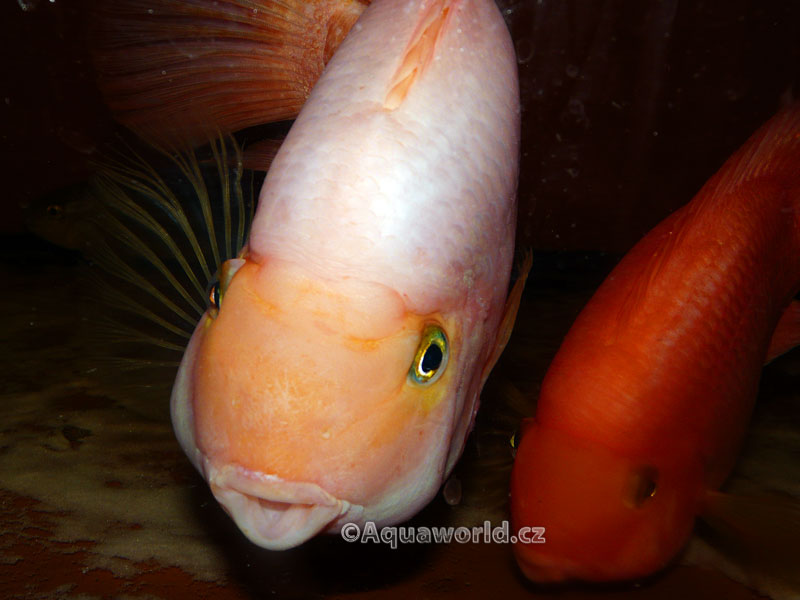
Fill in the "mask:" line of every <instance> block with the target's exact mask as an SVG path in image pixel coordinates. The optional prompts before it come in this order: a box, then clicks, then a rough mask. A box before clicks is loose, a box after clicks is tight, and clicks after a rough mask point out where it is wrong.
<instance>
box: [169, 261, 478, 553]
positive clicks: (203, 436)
mask: <svg viewBox="0 0 800 600" xmlns="http://www.w3.org/2000/svg"><path fill="white" fill-rule="evenodd" d="M259 261H260V262H259ZM231 264H232V267H231ZM227 266H228V267H231V268H228V269H227V275H226V270H225V269H223V276H222V278H221V279H222V286H221V287H222V288H223V289H222V290H221V291H222V292H224V293H221V294H220V293H218V292H212V295H216V296H217V297H216V300H218V303H219V308H217V307H216V306H212V308H211V309H210V310H209V311H208V312H207V313H206V315H205V316H204V317H203V319H202V320H201V322H200V323H199V324H198V326H197V329H196V330H195V333H194V335H193V337H192V340H191V342H190V344H189V347H188V348H187V351H186V352H185V354H184V359H183V361H182V364H181V367H180V371H179V374H178V378H177V381H176V384H175V386H174V388H173V396H172V416H173V424H174V427H175V430H176V434H177V437H178V439H179V441H180V443H181V445H182V446H183V448H184V450H185V451H186V453H187V455H188V456H189V457H190V459H191V460H192V461H193V462H194V464H195V466H196V467H197V468H198V470H200V472H201V473H202V474H203V475H204V476H205V478H206V479H207V481H208V482H209V484H210V487H211V489H212V491H213V493H214V495H215V496H216V498H217V499H218V501H219V502H220V503H221V504H222V506H223V507H224V508H225V509H226V510H227V512H228V513H229V514H230V515H231V516H232V518H233V519H234V520H235V521H236V523H237V525H238V526H239V528H240V529H241V530H242V531H243V532H244V533H245V535H247V537H248V538H250V539H251V540H252V541H253V542H255V543H256V544H258V545H260V546H263V547H266V548H271V549H283V548H288V547H292V546H296V545H298V544H300V543H302V542H304V541H305V540H307V539H308V538H310V537H312V536H314V535H315V534H316V533H318V532H320V531H323V530H326V531H336V530H338V529H339V528H340V527H341V526H342V525H343V524H345V523H348V522H355V523H363V522H365V521H366V520H370V521H375V522H376V523H378V524H388V523H392V522H398V521H400V520H403V519H405V518H408V517H409V516H411V515H413V514H414V513H415V512H417V511H418V510H419V509H420V508H421V507H422V506H424V505H425V504H427V503H428V502H429V501H430V499H431V498H432V497H433V496H434V495H435V494H436V491H437V490H438V488H439V487H440V485H441V483H442V480H443V478H444V477H445V475H446V470H447V469H449V468H451V466H452V464H453V463H454V462H455V458H457V455H458V454H459V453H460V451H461V449H462V448H463V442H464V440H463V439H458V436H460V438H463V437H465V436H466V433H467V432H468V430H469V427H468V426H467V427H462V426H461V425H460V423H461V420H463V419H459V418H458V416H459V415H460V414H461V413H462V412H463V413H467V416H466V417H464V418H465V419H467V420H469V419H471V418H472V416H473V415H474V406H473V405H474V403H475V400H476V399H477V395H478V389H479V386H480V383H481V382H480V381H477V379H479V377H478V375H479V374H480V372H481V369H480V368H477V369H476V368H475V356H474V355H473V356H471V355H470V353H469V352H468V351H466V350H464V346H465V344H464V343H463V341H464V340H463V337H464V334H463V332H462V326H461V322H460V320H459V313H458V311H447V310H443V311H441V312H436V313H432V314H425V315H419V314H414V313H413V312H411V311H410V310H408V308H407V307H406V302H405V300H404V298H403V296H402V295H401V294H399V293H398V292H397V291H395V290H393V289H391V288H389V287H387V286H386V285H384V284H378V283H374V282H365V281H359V280H355V279H351V278H339V279H329V280H326V279H321V278H319V277H314V276H311V275H310V274H309V272H308V271H307V269H305V268H304V265H301V264H297V263H293V262H289V261H285V260H281V259H276V258H264V259H259V260H258V261H257V260H253V259H252V257H251V258H249V259H247V260H244V259H236V260H235V261H232V262H231V263H229V264H228V265H227ZM230 271H235V272H234V273H231V272H230ZM473 337H476V336H473ZM467 346H468V344H467ZM468 395H471V396H474V398H473V399H472V401H466V400H465V396H468Z"/></svg>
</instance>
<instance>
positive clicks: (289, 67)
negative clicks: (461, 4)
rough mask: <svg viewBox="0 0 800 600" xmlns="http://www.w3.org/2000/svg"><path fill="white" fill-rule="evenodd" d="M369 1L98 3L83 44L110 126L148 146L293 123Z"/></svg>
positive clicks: (140, 0) (125, 0)
mask: <svg viewBox="0 0 800 600" xmlns="http://www.w3.org/2000/svg"><path fill="white" fill-rule="evenodd" d="M367 4H369V0H320V1H317V2H308V1H307V0H288V1H286V2H271V1H267V0H215V1H212V0H196V1H193V2H188V1H186V0H180V1H176V2H161V1H159V0H101V1H99V2H97V3H96V4H95V7H94V9H93V14H92V19H91V25H90V40H91V46H92V54H93V57H94V62H95V67H96V70H97V73H98V79H99V85H100V89H101V91H102V93H103V96H104V97H105V100H106V103H107V104H108V106H109V107H110V109H111V111H112V113H113V114H114V116H115V118H117V119H118V120H119V121H120V122H122V123H123V124H124V125H126V126H128V127H129V128H131V129H132V130H134V131H135V132H137V133H138V134H139V135H141V136H142V137H144V138H145V139H147V140H149V141H151V142H157V143H159V144H162V145H168V146H175V145H179V144H186V143H189V144H193V143H195V142H205V141H206V140H207V139H209V138H213V137H214V136H215V135H217V133H218V132H222V133H223V134H224V133H230V132H233V131H238V130H240V129H244V128H246V127H250V126H254V125H261V124H264V123H269V122H274V121H280V120H284V119H291V118H294V117H295V116H296V115H297V113H298V111H299V110H300V107H301V106H302V105H303V103H304V102H305V99H306V97H307V96H308V93H309V91H310V90H311V87H312V86H313V85H314V83H315V82H316V80H317V79H318V78H319V76H320V74H321V73H322V69H323V67H324V66H325V64H326V63H327V61H328V60H329V59H330V57H331V56H332V54H333V52H334V51H335V50H336V48H337V47H338V45H339V44H340V43H341V41H342V40H343V39H344V37H345V36H346V35H347V32H348V31H349V30H350V27H351V26H352V25H353V23H355V21H356V19H358V17H359V15H360V14H361V13H362V12H363V10H364V8H365V7H366V5H367Z"/></svg>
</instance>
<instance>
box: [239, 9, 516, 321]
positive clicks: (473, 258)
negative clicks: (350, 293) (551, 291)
mask: <svg viewBox="0 0 800 600" xmlns="http://www.w3.org/2000/svg"><path fill="white" fill-rule="evenodd" d="M444 9H446V11H445V12H444V13H443V14H444V17H443V19H444V24H443V26H442V27H441V30H440V32H439V35H438V37H437V38H436V42H435V46H434V48H433V52H432V53H431V55H430V57H429V59H428V60H423V61H420V64H419V65H418V67H417V68H418V72H417V74H416V79H415V80H414V82H413V83H412V84H411V86H410V88H409V90H408V92H407V95H406V96H405V97H404V98H403V100H402V101H401V102H400V103H399V105H397V106H396V107H394V108H387V102H386V101H387V95H388V93H389V91H390V89H391V86H392V83H393V81H394V80H395V79H396V74H397V72H398V70H399V69H400V68H401V63H402V61H403V58H404V56H405V55H406V54H407V53H408V52H407V51H408V48H409V46H410V45H411V44H412V42H413V40H414V39H415V36H416V37H417V38H418V37H419V34H418V30H419V28H420V27H421V26H424V23H425V19H424V13H425V11H436V10H439V11H442V10H444ZM421 15H422V17H421ZM421 24H422V25H421ZM518 147H519V93H518V84H517V76H516V62H515V59H514V52H513V46H512V44H511V40H510V37H509V34H508V31H507V29H506V26H505V23H504V22H503V19H502V17H501V15H500V13H499V11H498V10H497V8H496V6H495V5H494V2H492V1H491V0H464V1H450V2H443V1H440V2H433V3H430V2H428V3H425V2H419V1H412V2H388V1H387V2H381V1H380V0H379V1H377V2H375V3H373V5H372V6H370V7H369V8H368V9H367V11H365V13H364V15H362V17H361V19H360V20H359V21H358V22H357V23H356V25H355V26H354V28H353V30H352V31H351V34H350V35H349V36H348V38H347V39H346V40H345V42H344V43H343V44H342V45H341V46H340V48H339V49H338V50H337V52H336V54H335V55H334V57H333V59H332V60H331V62H330V63H329V65H328V67H327V69H326V70H325V72H324V73H323V75H322V77H321V78H320V80H319V82H318V83H317V85H316V86H315V88H314V89H313V90H312V93H311V95H310V97H309V100H308V102H307V103H306V105H305V106H304V107H303V110H302V111H301V113H300V115H299V117H298V119H297V120H296V122H295V123H294V125H293V127H292V129H291V131H290V133H289V135H288V137H287V139H286V141H285V143H284V145H283V146H282V148H281V150H280V152H279V154H278V156H277V157H276V159H275V161H274V162H273V165H272V167H271V169H270V172H269V174H268V176H267V179H266V181H265V183H264V187H263V188H262V191H261V196H260V200H259V202H260V206H259V211H258V214H257V216H256V219H255V222H254V224H253V228H252V231H251V237H250V249H251V252H252V253H253V254H254V255H255V256H256V257H258V256H259V255H260V256H274V257H280V258H283V259H285V260H289V261H293V262H302V263H303V264H304V265H306V266H307V268H308V269H309V270H310V271H311V272H316V273H317V274H319V275H321V276H327V277H339V276H341V277H356V278H359V279H362V280H367V281H375V282H377V283H382V284H385V285H389V286H391V287H393V288H394V289H397V290H399V291H401V293H402V294H403V295H404V296H405V297H406V298H407V300H408V302H409V308H410V309H411V310H414V311H415V312H418V313H425V312H431V311H433V310H436V309H438V308H440V307H441V306H442V304H443V303H444V304H447V302H448V300H450V301H452V299H454V298H462V297H463V295H464V293H465V292H469V291H470V290H472V293H474V294H475V295H476V296H477V297H479V298H483V299H485V300H486V301H487V302H497V301H500V302H501V301H502V298H500V297H501V296H503V295H504V294H505V288H504V285H498V284H499V283H501V282H500V281H499V279H498V278H500V279H505V278H507V265H508V263H509V261H510V259H511V253H512V251H513V239H514V220H515V211H516V209H515V202H514V196H515V193H516V181H517V155H518ZM500 288H502V289H500ZM498 298H500V299H499V300H498Z"/></svg>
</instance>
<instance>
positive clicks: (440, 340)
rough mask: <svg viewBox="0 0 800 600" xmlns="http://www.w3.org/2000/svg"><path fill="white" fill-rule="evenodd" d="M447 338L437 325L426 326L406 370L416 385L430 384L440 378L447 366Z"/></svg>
mask: <svg viewBox="0 0 800 600" xmlns="http://www.w3.org/2000/svg"><path fill="white" fill-rule="evenodd" d="M448 354H449V351H448V344H447V336H446V335H445V333H444V330H443V329H442V328H441V327H439V326H438V325H426V326H425V329H424V330H423V332H422V339H421V340H420V342H419V346H418V347H417V352H416V354H415V355H414V361H413V362H412V363H411V368H410V369H409V370H408V376H409V377H410V378H411V379H412V380H413V381H414V382H416V383H421V384H425V385H428V384H431V383H433V382H434V381H436V380H437V379H439V377H441V375H442V373H443V372H444V369H445V367H446V366H447V358H448Z"/></svg>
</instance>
